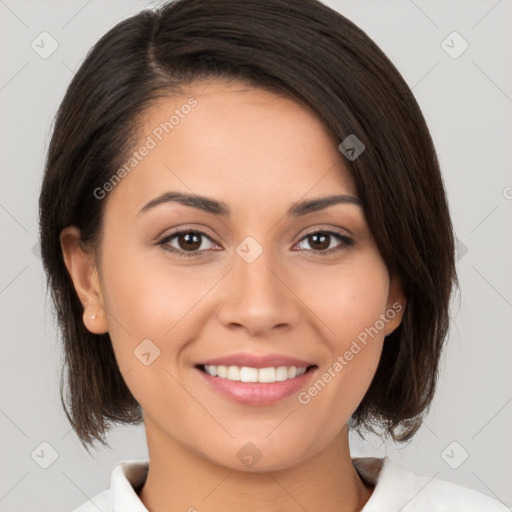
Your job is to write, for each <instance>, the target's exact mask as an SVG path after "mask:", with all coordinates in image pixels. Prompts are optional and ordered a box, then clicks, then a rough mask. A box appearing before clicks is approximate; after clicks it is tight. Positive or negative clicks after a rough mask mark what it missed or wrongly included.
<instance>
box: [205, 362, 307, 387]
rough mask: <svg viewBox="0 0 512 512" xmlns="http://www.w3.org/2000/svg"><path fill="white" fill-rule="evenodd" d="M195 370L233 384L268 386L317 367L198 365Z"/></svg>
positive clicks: (293, 377)
mask: <svg viewBox="0 0 512 512" xmlns="http://www.w3.org/2000/svg"><path fill="white" fill-rule="evenodd" d="M196 368H198V369H199V370H201V371H202V372H204V373H206V374H208V375H210V376H212V377H217V378H220V379H227V380H230V381H235V382H253V383H256V382H257V383H260V384H268V383H272V382H284V381H286V380H290V379H295V378H297V377H300V376H301V375H304V374H305V373H306V372H308V371H311V370H313V369H315V368H317V366H316V365H315V364H312V365H309V366H303V367H297V366H269V367H267V368H254V367H250V366H234V365H231V366H225V365H214V364H209V365H206V364H199V365H196Z"/></svg>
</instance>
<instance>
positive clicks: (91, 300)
mask: <svg viewBox="0 0 512 512" xmlns="http://www.w3.org/2000/svg"><path fill="white" fill-rule="evenodd" d="M60 245H61V247H62V254H63V256H64V262H65V264H66V267H67V269H68V272H69V275H70V276H71V280H72V281H73V285H74V287H75V290H76V293H77V295H78V298H79V299H80V302H81V303H82V306H83V307H84V313H83V322H84V325H85V327H86V328H87V330H88V331H90V332H92V333H93V334H104V333H106V332H108V321H107V317H106V314H105V308H104V301H103V295H102V292H101V287H100V280H99V273H98V269H97V266H96V262H95V259H94V255H93V253H92V251H85V250H84V249H83V248H82V244H81V243H80V230H79V229H78V228H76V227H74V226H70V227H67V228H64V229H63V230H62V231H61V233H60Z"/></svg>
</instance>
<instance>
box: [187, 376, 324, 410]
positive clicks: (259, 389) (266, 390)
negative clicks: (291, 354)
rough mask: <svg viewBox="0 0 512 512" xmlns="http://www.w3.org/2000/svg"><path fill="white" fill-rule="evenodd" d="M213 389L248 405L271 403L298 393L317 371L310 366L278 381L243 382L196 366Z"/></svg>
mask: <svg viewBox="0 0 512 512" xmlns="http://www.w3.org/2000/svg"><path fill="white" fill-rule="evenodd" d="M195 370H196V371H198V372H199V373H200V374H201V376H202V377H203V379H205V381H206V382H207V383H208V384H210V385H211V386H212V387H213V389H215V390H216V391H218V392H219V393H221V394H222V395H224V396H226V397H228V398H230V399H231V400H234V401H235V402H239V403H241V404H246V405H270V404H273V403H275V402H278V401H279V400H282V399H284V398H287V397H289V396H291V395H293V394H295V393H297V392H298V391H299V390H300V389H301V388H302V387H303V386H304V385H305V384H306V382H307V381H308V380H309V378H310V377H311V375H312V374H313V373H315V370H316V368H315V367H313V368H310V369H309V370H308V371H307V372H305V373H303V374H302V375H300V376H299V377H294V378H293V379H287V380H282V381H277V382H241V381H236V380H229V379H224V378H221V377H214V376H213V375H210V374H209V373H206V372H204V371H202V370H200V369H199V368H195Z"/></svg>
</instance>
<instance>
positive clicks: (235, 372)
mask: <svg viewBox="0 0 512 512" xmlns="http://www.w3.org/2000/svg"><path fill="white" fill-rule="evenodd" d="M226 378H227V379H229V380H240V368H239V367H238V366H228V374H227V375H226Z"/></svg>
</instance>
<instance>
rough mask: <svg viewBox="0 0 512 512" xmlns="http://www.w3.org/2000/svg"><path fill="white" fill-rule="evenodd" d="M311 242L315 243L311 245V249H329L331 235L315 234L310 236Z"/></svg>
mask: <svg viewBox="0 0 512 512" xmlns="http://www.w3.org/2000/svg"><path fill="white" fill-rule="evenodd" d="M309 238H310V240H313V241H314V242H313V243H312V244H311V247H314V248H316V249H320V250H322V249H327V248H328V247H329V238H330V235H327V234H323V233H322V234H318V233H315V234H313V235H309Z"/></svg>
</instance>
